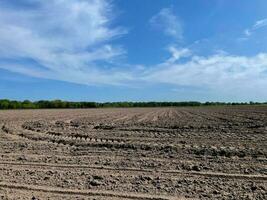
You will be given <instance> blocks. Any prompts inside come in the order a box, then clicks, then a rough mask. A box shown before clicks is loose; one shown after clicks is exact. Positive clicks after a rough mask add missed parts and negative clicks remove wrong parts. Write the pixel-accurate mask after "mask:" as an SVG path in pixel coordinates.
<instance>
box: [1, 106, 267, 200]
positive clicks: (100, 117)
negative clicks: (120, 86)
mask: <svg viewBox="0 0 267 200" xmlns="http://www.w3.org/2000/svg"><path fill="white" fill-rule="evenodd" d="M266 156H267V107H264V106H239V107H238V106H236V107H205V108H202V107H200V108H129V109H84V110H79V109H77V110H16V111H0V199H14V200H15V199H16V200H17V199H29V200H31V199H32V200H37V199H40V200H42V199H71V200H72V199H92V200H93V199H97V200H100V199H102V200H104V199H111V200H118V199H141V200H142V199H143V200H149V199H151V200H156V199H177V200H178V199H267V157H266Z"/></svg>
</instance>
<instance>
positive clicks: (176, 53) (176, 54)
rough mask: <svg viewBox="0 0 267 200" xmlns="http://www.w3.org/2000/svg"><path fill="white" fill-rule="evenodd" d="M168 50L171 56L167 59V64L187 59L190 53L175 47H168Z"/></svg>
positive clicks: (187, 50) (185, 49)
mask: <svg viewBox="0 0 267 200" xmlns="http://www.w3.org/2000/svg"><path fill="white" fill-rule="evenodd" d="M168 50H169V52H170V53H171V55H172V56H171V58H169V59H168V61H167V62H168V63H174V62H175V61H178V60H179V59H180V58H183V57H188V56H190V55H191V51H190V50H189V49H187V48H182V49H177V48H176V47H175V46H170V47H169V48H168Z"/></svg>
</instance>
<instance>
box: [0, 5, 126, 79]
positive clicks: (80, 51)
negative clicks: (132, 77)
mask: <svg viewBox="0 0 267 200" xmlns="http://www.w3.org/2000/svg"><path fill="white" fill-rule="evenodd" d="M24 3H27V9H21V7H16V4H12V1H8V0H3V1H2V2H1V4H0V59H2V60H3V59H4V60H5V61H8V62H6V63H2V65H0V67H1V68H6V69H9V70H10V71H17V72H20V73H25V74H27V75H38V76H40V77H44V78H52V79H57V80H64V81H70V82H76V83H83V84H95V83H101V82H102V83H107V84H112V83H114V84H116V83H118V82H119V80H116V77H119V76H118V75H117V74H121V72H116V71H115V70H106V69H102V65H104V64H105V65H110V63H111V61H112V60H113V59H116V58H117V57H119V56H121V55H123V54H124V53H125V50H124V49H123V48H122V47H119V46H113V45H111V44H109V42H110V41H111V40H113V39H114V38H116V37H119V36H120V35H122V34H125V30H123V29H122V28H119V27H117V28H110V23H111V20H112V18H113V17H114V16H113V14H112V12H111V11H112V5H110V3H109V2H107V1H105V0H76V1H70V0H51V1H41V0H37V1H31V0H25V1H24ZM18 59H19V60H23V59H24V60H25V62H24V65H22V64H21V63H18V62H17V60H18ZM29 59H30V60H33V61H34V65H33V64H31V63H27V62H26V61H27V60H29ZM100 62H101V63H102V65H101V64H99V63H100ZM25 65H27V66H25ZM36 66H38V67H39V68H36ZM112 73H114V74H113V75H114V77H115V78H113V79H112V80H110V78H109V77H110V74H112ZM96 76H98V78H95V77H96Z"/></svg>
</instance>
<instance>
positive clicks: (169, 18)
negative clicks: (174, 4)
mask: <svg viewBox="0 0 267 200" xmlns="http://www.w3.org/2000/svg"><path fill="white" fill-rule="evenodd" d="M150 24H151V25H152V26H153V27H155V28H157V29H158V30H162V31H163V32H164V33H165V34H166V35H168V36H171V37H173V38H174V39H176V40H178V41H179V40H182V39H183V28H182V23H181V21H180V20H179V19H178V17H177V16H176V15H174V13H173V11H172V9H170V8H163V9H162V10H161V11H160V12H159V13H158V14H156V15H155V16H153V17H152V18H151V19H150Z"/></svg>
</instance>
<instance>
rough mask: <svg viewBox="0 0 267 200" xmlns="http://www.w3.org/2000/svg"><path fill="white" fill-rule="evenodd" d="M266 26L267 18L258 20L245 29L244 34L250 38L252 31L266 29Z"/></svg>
mask: <svg viewBox="0 0 267 200" xmlns="http://www.w3.org/2000/svg"><path fill="white" fill-rule="evenodd" d="M266 26H267V18H265V19H262V20H258V21H256V22H255V24H254V25H253V26H252V27H251V28H248V29H246V30H245V31H244V34H245V35H246V36H250V35H251V34H252V33H253V32H254V31H256V30H258V29H261V28H263V27H266Z"/></svg>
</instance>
